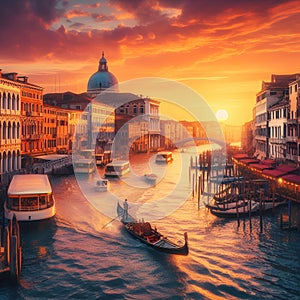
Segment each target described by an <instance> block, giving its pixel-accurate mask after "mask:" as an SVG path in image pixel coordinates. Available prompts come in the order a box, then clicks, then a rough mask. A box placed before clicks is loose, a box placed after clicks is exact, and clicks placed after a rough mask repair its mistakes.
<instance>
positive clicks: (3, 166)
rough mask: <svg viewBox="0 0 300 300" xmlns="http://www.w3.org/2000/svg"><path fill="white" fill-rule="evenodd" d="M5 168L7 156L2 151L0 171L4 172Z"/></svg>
mask: <svg viewBox="0 0 300 300" xmlns="http://www.w3.org/2000/svg"><path fill="white" fill-rule="evenodd" d="M6 169H7V158H6V152H3V160H2V173H5V172H6Z"/></svg>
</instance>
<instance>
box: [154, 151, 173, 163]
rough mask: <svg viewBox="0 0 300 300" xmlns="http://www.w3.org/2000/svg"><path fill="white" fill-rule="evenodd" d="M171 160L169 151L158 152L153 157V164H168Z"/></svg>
mask: <svg viewBox="0 0 300 300" xmlns="http://www.w3.org/2000/svg"><path fill="white" fill-rule="evenodd" d="M172 160H173V153H172V152H170V151H162V152H158V153H157V154H156V156H155V162H157V163H168V162H171V161H172Z"/></svg>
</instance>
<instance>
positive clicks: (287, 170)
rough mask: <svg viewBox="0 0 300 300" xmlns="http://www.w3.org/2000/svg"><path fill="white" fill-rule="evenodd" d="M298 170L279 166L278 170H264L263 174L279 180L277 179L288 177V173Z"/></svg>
mask: <svg viewBox="0 0 300 300" xmlns="http://www.w3.org/2000/svg"><path fill="white" fill-rule="evenodd" d="M296 170H297V168H293V167H290V166H285V165H281V166H278V167H277V168H276V169H273V170H263V174H265V175H269V176H271V177H276V178H277V177H281V176H283V175H286V174H288V173H292V172H295V171H296Z"/></svg>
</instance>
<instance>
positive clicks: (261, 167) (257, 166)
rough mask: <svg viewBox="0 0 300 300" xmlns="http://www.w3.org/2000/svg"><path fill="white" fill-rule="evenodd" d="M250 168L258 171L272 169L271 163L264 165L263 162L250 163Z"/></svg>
mask: <svg viewBox="0 0 300 300" xmlns="http://www.w3.org/2000/svg"><path fill="white" fill-rule="evenodd" d="M252 168H253V169H256V170H258V171H263V170H270V169H274V167H272V166H271V165H265V164H263V163H258V164H251V169H252Z"/></svg>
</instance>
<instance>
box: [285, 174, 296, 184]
mask: <svg viewBox="0 0 300 300" xmlns="http://www.w3.org/2000/svg"><path fill="white" fill-rule="evenodd" d="M282 179H284V180H286V181H289V182H292V183H295V184H299V185H300V175H295V174H288V175H284V176H282Z"/></svg>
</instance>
